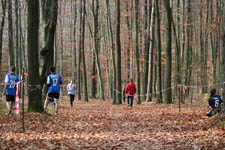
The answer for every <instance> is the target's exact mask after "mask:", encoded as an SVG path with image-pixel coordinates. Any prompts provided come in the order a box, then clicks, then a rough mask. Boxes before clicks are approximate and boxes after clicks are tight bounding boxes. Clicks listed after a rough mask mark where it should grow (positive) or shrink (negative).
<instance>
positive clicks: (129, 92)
mask: <svg viewBox="0 0 225 150" xmlns="http://www.w3.org/2000/svg"><path fill="white" fill-rule="evenodd" d="M125 92H126V95H128V96H129V95H131V96H133V95H134V94H135V93H136V86H135V84H134V83H133V82H132V81H130V82H129V83H128V84H127V86H126V89H125Z"/></svg>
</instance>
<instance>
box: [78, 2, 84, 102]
mask: <svg viewBox="0 0 225 150" xmlns="http://www.w3.org/2000/svg"><path fill="white" fill-rule="evenodd" d="M82 14H83V7H82V0H80V25H79V48H78V100H81V93H82V89H81V74H82V72H81V61H82Z"/></svg>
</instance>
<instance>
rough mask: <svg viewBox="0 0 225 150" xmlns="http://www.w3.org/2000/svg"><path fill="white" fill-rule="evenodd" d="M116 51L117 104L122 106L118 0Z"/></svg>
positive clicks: (117, 2)
mask: <svg viewBox="0 0 225 150" xmlns="http://www.w3.org/2000/svg"><path fill="white" fill-rule="evenodd" d="M116 50H117V91H118V93H117V99H116V104H122V99H121V98H122V95H121V92H122V87H121V43H120V0H116Z"/></svg>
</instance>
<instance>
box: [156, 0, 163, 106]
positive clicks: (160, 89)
mask: <svg viewBox="0 0 225 150" xmlns="http://www.w3.org/2000/svg"><path fill="white" fill-rule="evenodd" d="M156 14H157V37H158V40H157V41H158V43H157V47H158V59H157V60H158V63H157V64H158V91H159V92H158V93H157V103H162V101H163V99H162V73H161V68H162V65H161V60H162V59H161V49H162V46H161V30H160V21H161V20H160V13H159V0H156Z"/></svg>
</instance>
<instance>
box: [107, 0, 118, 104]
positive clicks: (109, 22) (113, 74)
mask: <svg viewBox="0 0 225 150" xmlns="http://www.w3.org/2000/svg"><path fill="white" fill-rule="evenodd" d="M105 3H106V9H107V28H108V36H109V39H110V52H111V64H112V89H113V90H112V92H113V94H112V103H113V104H116V91H115V90H116V63H115V54H114V51H115V45H114V39H113V31H112V21H111V12H110V6H109V0H105Z"/></svg>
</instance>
